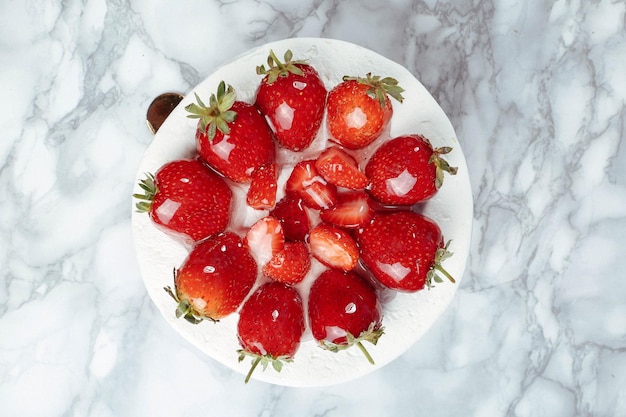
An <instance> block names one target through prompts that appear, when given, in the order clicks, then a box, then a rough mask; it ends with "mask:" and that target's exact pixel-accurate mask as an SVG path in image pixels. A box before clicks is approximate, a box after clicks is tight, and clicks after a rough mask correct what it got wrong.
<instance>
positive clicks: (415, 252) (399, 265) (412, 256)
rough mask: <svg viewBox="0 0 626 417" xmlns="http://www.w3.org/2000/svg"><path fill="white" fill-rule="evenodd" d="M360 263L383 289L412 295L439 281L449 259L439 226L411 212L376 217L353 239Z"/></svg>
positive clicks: (381, 214)
mask: <svg viewBox="0 0 626 417" xmlns="http://www.w3.org/2000/svg"><path fill="white" fill-rule="evenodd" d="M356 238H357V243H358V245H359V248H360V250H361V260H362V261H363V263H364V264H365V266H366V267H367V269H368V270H369V271H370V272H371V273H372V275H373V276H374V278H376V280H378V282H380V283H381V284H382V285H384V286H385V287H387V288H391V289H393V290H397V291H404V292H415V291H419V290H421V289H423V288H424V287H425V286H430V285H431V284H432V282H434V281H440V278H436V277H437V275H436V274H437V273H442V274H443V275H445V276H446V277H447V278H449V279H450V280H451V281H453V282H454V279H453V278H452V277H450V276H449V274H448V273H447V272H445V270H444V269H443V267H442V266H441V262H442V261H443V260H445V258H446V257H448V256H449V255H450V253H449V252H447V247H446V246H445V245H444V238H443V235H442V233H441V230H440V229H439V226H438V225H437V224H436V223H435V222H434V221H433V220H431V219H430V218H428V217H426V216H424V215H422V214H418V213H415V212H413V211H396V212H388V213H378V214H376V215H375V216H374V218H373V220H372V221H371V222H370V223H369V224H368V225H367V226H365V227H363V228H362V229H359V230H358V232H357V235H356Z"/></svg>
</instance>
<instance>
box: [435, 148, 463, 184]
mask: <svg viewBox="0 0 626 417" xmlns="http://www.w3.org/2000/svg"><path fill="white" fill-rule="evenodd" d="M429 144H430V142H429ZM431 147H432V145H431ZM451 151H452V148H451V147H449V146H443V147H441V148H436V149H433V154H432V155H431V156H430V159H429V160H428V163H431V164H435V188H437V189H440V188H441V186H442V185H443V174H444V172H447V173H448V174H450V175H456V173H457V171H458V168H457V167H452V166H450V164H448V161H446V160H445V159H443V158H442V157H441V155H445V154H447V153H450V152H451Z"/></svg>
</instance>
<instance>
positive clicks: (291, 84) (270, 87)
mask: <svg viewBox="0 0 626 417" xmlns="http://www.w3.org/2000/svg"><path fill="white" fill-rule="evenodd" d="M292 58H293V55H292V53H291V51H289V50H288V51H286V52H285V56H284V59H283V62H281V61H280V60H279V59H278V58H277V57H276V55H275V54H274V51H270V55H269V57H268V62H267V63H268V68H265V66H263V65H261V66H259V67H257V73H258V74H263V75H265V77H264V78H263V80H262V81H261V83H260V85H259V89H258V91H257V95H256V105H257V106H258V107H259V108H260V109H261V111H262V112H263V114H265V115H266V116H267V118H268V120H269V124H270V126H271V128H272V130H273V132H274V134H275V135H276V139H277V141H278V143H279V144H280V145H281V146H283V147H285V148H287V149H289V150H291V151H295V152H298V151H302V150H304V149H306V148H308V147H309V145H310V144H311V142H313V140H314V139H315V136H316V135H317V132H318V131H319V129H320V126H321V124H322V119H323V116H324V107H325V102H326V94H327V91H326V87H325V86H324V83H323V82H322V80H321V79H320V77H319V74H318V73H317V71H316V70H315V68H313V67H312V66H310V65H308V64H306V63H305V62H304V61H294V60H292Z"/></svg>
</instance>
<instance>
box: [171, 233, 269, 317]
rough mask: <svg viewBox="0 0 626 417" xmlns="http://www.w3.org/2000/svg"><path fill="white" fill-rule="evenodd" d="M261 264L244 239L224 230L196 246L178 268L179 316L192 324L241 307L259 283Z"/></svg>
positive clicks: (176, 285)
mask: <svg viewBox="0 0 626 417" xmlns="http://www.w3.org/2000/svg"><path fill="white" fill-rule="evenodd" d="M256 277H257V265H256V262H255V261H254V259H253V258H252V256H251V255H250V253H249V252H248V249H247V248H246V247H245V246H244V245H243V244H242V242H241V239H240V238H239V236H237V235H236V234H234V233H228V232H227V233H223V234H220V235H218V236H215V237H213V238H210V239H207V240H204V241H202V242H200V243H198V245H196V246H195V247H194V248H193V249H192V250H191V252H190V253H189V255H188V256H187V258H186V259H185V261H184V262H183V264H182V265H181V267H180V268H179V269H178V270H176V271H175V276H174V290H172V289H171V288H170V287H166V288H165V290H166V291H167V292H168V293H169V294H170V295H171V296H172V298H174V300H176V302H177V303H178V306H177V307H176V317H184V318H185V319H186V320H187V321H189V322H191V323H198V322H200V321H202V320H203V319H210V320H213V321H216V320H219V319H220V318H223V317H225V316H227V315H229V314H231V313H233V312H234V311H236V310H237V308H239V306H240V305H241V303H242V302H243V300H244V299H245V297H246V296H247V295H248V293H249V292H250V290H251V289H252V286H253V285H254V283H255V282H256Z"/></svg>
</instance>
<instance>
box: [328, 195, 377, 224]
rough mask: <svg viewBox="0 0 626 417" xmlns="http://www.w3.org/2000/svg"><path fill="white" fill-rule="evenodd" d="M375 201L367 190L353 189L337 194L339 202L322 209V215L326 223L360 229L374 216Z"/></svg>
mask: <svg viewBox="0 0 626 417" xmlns="http://www.w3.org/2000/svg"><path fill="white" fill-rule="evenodd" d="M372 203H373V201H372V199H371V198H370V197H369V195H368V194H367V193H366V192H365V191H352V192H348V193H342V194H339V195H338V196H337V204H335V205H334V206H333V207H331V208H329V209H326V210H322V211H321V212H320V217H321V218H322V220H323V221H325V222H326V223H330V224H332V225H334V226H338V227H343V228H346V229H358V228H360V227H363V226H365V225H367V224H368V223H369V222H370V220H372V218H373V217H374V210H373V208H372V205H373V204H372Z"/></svg>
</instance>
